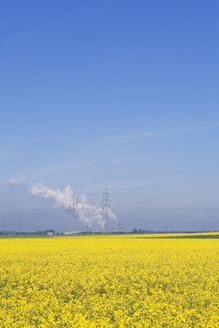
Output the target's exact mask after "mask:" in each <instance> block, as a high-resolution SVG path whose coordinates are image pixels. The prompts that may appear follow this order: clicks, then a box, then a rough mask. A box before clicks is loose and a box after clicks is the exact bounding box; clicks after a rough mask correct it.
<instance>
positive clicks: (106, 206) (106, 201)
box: [103, 190, 110, 232]
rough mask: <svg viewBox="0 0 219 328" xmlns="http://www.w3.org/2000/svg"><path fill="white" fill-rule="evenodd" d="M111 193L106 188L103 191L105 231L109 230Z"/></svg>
mask: <svg viewBox="0 0 219 328" xmlns="http://www.w3.org/2000/svg"><path fill="white" fill-rule="evenodd" d="M109 196H110V195H109V193H108V191H107V190H106V191H105V192H104V193H103V213H104V232H108V230H109V209H110V198H109Z"/></svg>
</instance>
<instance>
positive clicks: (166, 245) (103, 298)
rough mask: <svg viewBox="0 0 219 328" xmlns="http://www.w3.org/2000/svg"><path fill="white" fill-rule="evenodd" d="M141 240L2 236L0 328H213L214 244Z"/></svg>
mask: <svg viewBox="0 0 219 328" xmlns="http://www.w3.org/2000/svg"><path fill="white" fill-rule="evenodd" d="M142 237H144V238H142ZM145 237H147V236H146V235H123V236H116V235H115V236H88V237H85V236H81V237H52V238H0V327H6V328H9V327H10V328H13V327H22V328H25V327H28V328H29V327H33V328H34V327H87V328H92V327H171V328H172V327H177V328H180V327H182V328H186V327H195V328H198V327H218V326H217V324H218V320H219V317H218V309H217V301H218V292H217V288H218V286H217V283H218V272H219V270H218V269H219V268H218V266H217V259H218V255H219V254H218V251H219V240H218V239H167V238H164V239H161V238H159V239H157V238H151V239H147V238H145Z"/></svg>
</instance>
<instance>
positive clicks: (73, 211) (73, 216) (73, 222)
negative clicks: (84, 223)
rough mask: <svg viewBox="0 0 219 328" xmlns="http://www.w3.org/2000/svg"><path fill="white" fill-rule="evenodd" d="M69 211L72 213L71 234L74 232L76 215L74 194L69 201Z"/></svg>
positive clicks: (76, 206)
mask: <svg viewBox="0 0 219 328" xmlns="http://www.w3.org/2000/svg"><path fill="white" fill-rule="evenodd" d="M70 210H71V212H72V233H75V232H76V219H77V213H78V203H77V198H76V196H75V194H74V193H72V196H71V201H70Z"/></svg>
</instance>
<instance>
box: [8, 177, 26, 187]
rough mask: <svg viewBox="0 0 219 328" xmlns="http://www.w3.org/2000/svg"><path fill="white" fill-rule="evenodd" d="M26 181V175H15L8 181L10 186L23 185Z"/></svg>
mask: <svg viewBox="0 0 219 328" xmlns="http://www.w3.org/2000/svg"><path fill="white" fill-rule="evenodd" d="M26 181H27V177H19V178H18V177H17V178H13V179H11V180H10V181H9V182H8V185H9V186H10V187H23V186H24V184H25V182H26Z"/></svg>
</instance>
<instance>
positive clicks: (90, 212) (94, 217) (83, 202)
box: [30, 184, 117, 228]
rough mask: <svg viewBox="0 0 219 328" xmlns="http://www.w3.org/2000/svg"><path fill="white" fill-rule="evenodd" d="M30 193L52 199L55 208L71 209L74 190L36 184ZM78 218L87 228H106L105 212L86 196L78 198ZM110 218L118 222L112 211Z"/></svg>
mask: <svg viewBox="0 0 219 328" xmlns="http://www.w3.org/2000/svg"><path fill="white" fill-rule="evenodd" d="M30 193H31V194H32V195H33V196H39V197H41V198H43V199H52V200H53V201H54V202H55V207H63V208H66V209H71V201H72V195H73V190H72V187H71V186H67V187H65V188H64V189H63V190H60V189H52V188H50V187H47V186H44V185H42V184H36V185H34V186H32V187H31V188H30ZM77 205H78V217H79V220H80V221H81V222H83V223H84V224H85V225H86V226H88V227H91V226H92V225H94V224H98V225H100V226H101V227H102V228H103V227H104V223H105V222H104V216H103V214H104V213H103V210H102V208H100V207H97V206H96V205H93V204H90V203H89V202H88V200H87V197H86V196H85V195H81V196H80V197H79V198H78V203H77ZM108 216H109V218H111V219H112V220H114V221H116V220H117V217H116V215H115V214H114V213H113V212H112V210H111V209H109V210H108Z"/></svg>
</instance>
